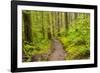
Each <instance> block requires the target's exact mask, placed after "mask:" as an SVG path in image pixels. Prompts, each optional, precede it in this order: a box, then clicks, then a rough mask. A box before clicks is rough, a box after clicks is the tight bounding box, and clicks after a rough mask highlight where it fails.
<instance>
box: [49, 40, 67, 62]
mask: <svg viewBox="0 0 100 73" xmlns="http://www.w3.org/2000/svg"><path fill="white" fill-rule="evenodd" d="M52 48H53V52H52V53H51V54H50V56H49V58H48V60H49V61H59V60H64V58H65V56H66V53H65V51H64V49H63V45H62V44H61V42H60V41H59V40H57V39H55V38H53V39H52Z"/></svg>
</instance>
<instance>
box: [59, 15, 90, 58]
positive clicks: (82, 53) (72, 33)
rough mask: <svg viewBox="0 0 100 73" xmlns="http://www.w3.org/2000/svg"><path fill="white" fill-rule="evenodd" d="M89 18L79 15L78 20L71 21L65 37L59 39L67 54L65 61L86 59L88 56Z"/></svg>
mask: <svg viewBox="0 0 100 73" xmlns="http://www.w3.org/2000/svg"><path fill="white" fill-rule="evenodd" d="M89 19H90V18H89V16H85V15H84V14H80V16H79V18H78V19H77V20H75V21H73V22H72V23H71V24H70V26H69V30H68V35H67V36H61V37H59V39H60V40H61V42H62V43H63V45H64V49H65V50H66V52H67V56H66V60H74V59H87V58H89V56H90V49H89V48H90V20H89Z"/></svg>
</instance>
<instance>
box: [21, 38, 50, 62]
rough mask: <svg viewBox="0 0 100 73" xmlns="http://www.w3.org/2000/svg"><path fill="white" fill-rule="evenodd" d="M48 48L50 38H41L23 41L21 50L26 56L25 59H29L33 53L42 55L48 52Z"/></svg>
mask: <svg viewBox="0 0 100 73" xmlns="http://www.w3.org/2000/svg"><path fill="white" fill-rule="evenodd" d="M49 48H50V40H41V41H38V42H37V43H33V42H31V43H28V42H24V45H23V51H24V53H25V55H26V57H27V58H28V59H27V61H30V60H31V57H32V56H34V55H39V54H40V55H42V54H46V53H48V50H49Z"/></svg>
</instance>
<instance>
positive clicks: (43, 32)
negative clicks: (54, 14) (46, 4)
mask: <svg viewBox="0 0 100 73" xmlns="http://www.w3.org/2000/svg"><path fill="white" fill-rule="evenodd" d="M42 34H43V38H44V37H45V31H44V12H42Z"/></svg>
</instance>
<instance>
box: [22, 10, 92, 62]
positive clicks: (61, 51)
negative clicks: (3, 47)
mask: <svg viewBox="0 0 100 73" xmlns="http://www.w3.org/2000/svg"><path fill="white" fill-rule="evenodd" d="M89 58H90V14H89V13H76V12H57V11H34V10H23V11H22V60H23V62H31V61H32V62H34V61H52V60H80V59H89Z"/></svg>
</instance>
